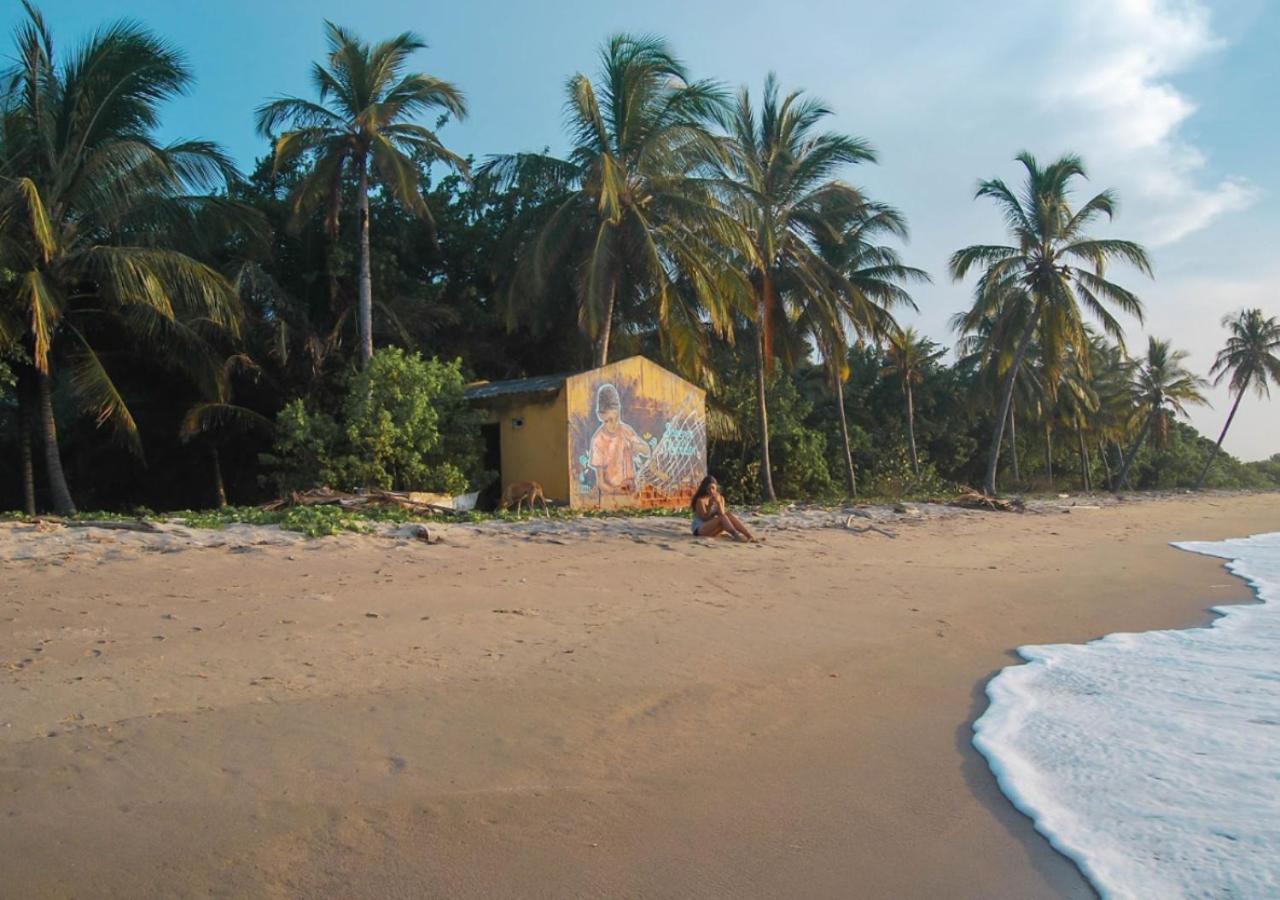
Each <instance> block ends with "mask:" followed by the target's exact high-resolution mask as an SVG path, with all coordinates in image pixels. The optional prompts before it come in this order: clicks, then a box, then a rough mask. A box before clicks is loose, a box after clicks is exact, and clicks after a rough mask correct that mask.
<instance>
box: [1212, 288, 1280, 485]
mask: <svg viewBox="0 0 1280 900" xmlns="http://www.w3.org/2000/svg"><path fill="white" fill-rule="evenodd" d="M1222 325H1223V327H1225V328H1226V329H1227V330H1228V331H1230V332H1231V334H1230V337H1228V338H1227V345H1226V346H1225V347H1223V348H1222V349H1221V350H1219V351H1218V355H1217V357H1216V358H1215V359H1214V361H1213V367H1212V368H1211V369H1210V370H1209V374H1210V375H1212V376H1216V377H1215V378H1214V380H1213V383H1214V385H1219V384H1221V383H1222V382H1223V381H1224V380H1225V381H1227V387H1228V390H1229V392H1230V393H1232V394H1235V395H1236V399H1235V402H1233V403H1232V404H1231V412H1229V413H1228V414H1227V421H1226V423H1225V424H1224V425H1223V426H1222V433H1221V434H1219V435H1218V442H1217V443H1216V444H1214V445H1213V450H1212V452H1210V454H1209V458H1208V459H1206V460H1205V462H1204V468H1203V469H1201V470H1200V477H1199V478H1197V479H1196V490H1200V488H1202V487H1203V486H1204V479H1205V476H1207V475H1208V474H1209V467H1210V466H1212V465H1213V461H1214V460H1215V459H1216V458H1217V456H1218V451H1220V450H1221V449H1222V442H1223V441H1224V440H1226V437H1227V430H1228V429H1229V428H1231V422H1232V420H1233V419H1235V417H1236V410H1237V409H1239V408H1240V400H1241V399H1242V398H1243V397H1244V395H1245V393H1247V392H1248V391H1249V390H1252V391H1253V392H1254V393H1255V394H1256V395H1257V396H1258V397H1259V398H1262V397H1268V398H1269V397H1270V396H1271V384H1272V383H1275V384H1278V385H1280V320H1277V319H1276V318H1275V317H1274V316H1272V317H1267V316H1264V315H1263V313H1262V310H1260V309H1246V310H1243V311H1242V312H1239V313H1237V314H1236V315H1234V316H1226V317H1225V318H1223V320H1222Z"/></svg>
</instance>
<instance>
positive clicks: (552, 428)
mask: <svg viewBox="0 0 1280 900" xmlns="http://www.w3.org/2000/svg"><path fill="white" fill-rule="evenodd" d="M490 415H491V416H492V418H493V419H494V420H496V421H497V422H498V426H499V438H498V439H499V441H500V442H501V443H500V446H501V451H502V489H503V491H505V490H506V489H507V485H509V484H513V483H515V482H518V481H537V482H539V483H540V484H541V485H542V490H543V492H544V493H545V494H546V495H547V499H548V500H552V501H559V502H562V503H568V502H569V465H568V456H569V450H568V435H567V434H566V432H565V425H564V423H565V392H564V391H563V390H562V391H561V392H560V393H559V394H557V395H556V397H555V398H554V399H552V400H548V401H545V402H542V403H528V402H526V403H517V404H512V405H510V406H507V405H502V406H494V407H491V411H490ZM517 419H520V420H523V423H524V424H523V426H522V427H520V428H516V427H515V426H514V422H515V420H517Z"/></svg>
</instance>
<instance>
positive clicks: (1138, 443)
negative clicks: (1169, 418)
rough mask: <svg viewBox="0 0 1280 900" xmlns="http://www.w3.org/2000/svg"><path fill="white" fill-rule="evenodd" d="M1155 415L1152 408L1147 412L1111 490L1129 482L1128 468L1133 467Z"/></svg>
mask: <svg viewBox="0 0 1280 900" xmlns="http://www.w3.org/2000/svg"><path fill="white" fill-rule="evenodd" d="M1155 417H1156V411H1155V410H1154V409H1153V410H1151V412H1149V413H1147V418H1146V421H1145V422H1143V423H1142V430H1141V431H1139V432H1138V436H1137V438H1135V439H1134V442H1133V446H1132V447H1130V448H1129V452H1128V453H1126V454H1125V456H1124V465H1123V466H1121V468H1120V476H1119V477H1118V478H1117V479H1116V487H1115V488H1113V490H1119V489H1120V488H1123V487H1124V486H1125V485H1126V484H1128V483H1129V470H1130V469H1131V468H1133V461H1134V460H1135V459H1137V458H1138V451H1139V450H1141V449H1142V442H1143V441H1145V440H1146V439H1147V432H1149V431H1150V430H1151V423H1152V422H1153V421H1154V420H1155Z"/></svg>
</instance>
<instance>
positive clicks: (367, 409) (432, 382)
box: [270, 347, 483, 494]
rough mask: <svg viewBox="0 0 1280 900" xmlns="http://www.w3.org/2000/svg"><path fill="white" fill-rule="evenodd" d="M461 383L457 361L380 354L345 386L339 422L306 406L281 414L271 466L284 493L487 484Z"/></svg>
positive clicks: (296, 404)
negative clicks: (327, 489) (449, 361)
mask: <svg viewBox="0 0 1280 900" xmlns="http://www.w3.org/2000/svg"><path fill="white" fill-rule="evenodd" d="M465 384H466V382H465V379H464V378H463V375H462V368H461V364H460V363H459V362H458V361H454V362H452V363H442V362H440V361H438V360H434V359H430V360H428V359H423V358H422V357H421V356H420V355H419V354H417V353H405V352H404V351H403V350H401V349H399V348H398V347H387V348H384V349H381V350H379V351H377V352H376V353H374V355H373V358H372V359H371V360H370V361H369V364H368V366H366V367H365V369H364V370H363V371H360V372H357V373H355V374H354V375H352V376H351V377H350V378H349V379H348V380H347V383H346V385H345V389H344V393H343V397H342V401H341V405H340V412H339V415H338V416H337V417H334V416H332V415H330V414H329V413H327V412H325V411H322V410H316V409H313V408H311V407H309V406H308V405H307V404H305V403H304V402H303V401H301V400H294V401H292V402H291V403H289V404H288V405H286V406H285V408H284V409H282V410H281V411H280V413H279V415H278V416H277V418H276V443H275V447H274V452H273V454H272V457H271V460H270V462H271V463H272V466H273V469H274V471H275V480H276V483H277V486H278V488H279V490H280V491H282V492H287V491H291V490H298V489H303V488H310V487H318V486H321V485H327V486H329V487H334V488H338V489H341V490H350V489H354V488H360V487H363V488H383V489H387V490H421V491H440V492H443V493H453V494H458V493H463V492H465V491H466V490H468V489H469V488H479V487H483V484H481V482H482V480H483V471H482V469H481V465H480V462H481V459H482V444H481V440H480V428H479V426H480V420H479V418H478V417H477V415H476V414H475V413H474V412H472V411H471V410H470V408H469V407H468V406H467V404H466V401H465V399H464V397H463V390H464V388H465Z"/></svg>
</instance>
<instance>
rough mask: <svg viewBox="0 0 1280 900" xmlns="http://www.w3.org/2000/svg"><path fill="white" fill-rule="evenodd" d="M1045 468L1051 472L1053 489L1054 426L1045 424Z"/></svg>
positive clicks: (1051, 488)
mask: <svg viewBox="0 0 1280 900" xmlns="http://www.w3.org/2000/svg"><path fill="white" fill-rule="evenodd" d="M1044 468H1045V471H1046V472H1048V473H1049V490H1053V427H1052V426H1051V425H1049V424H1048V423H1047V422H1046V423H1045V426H1044Z"/></svg>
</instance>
